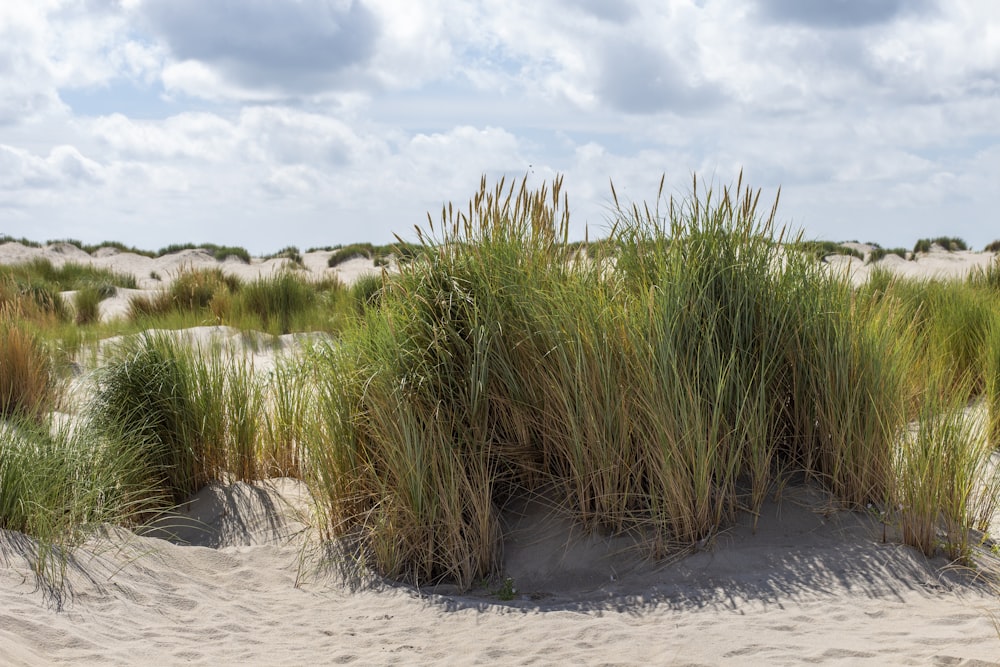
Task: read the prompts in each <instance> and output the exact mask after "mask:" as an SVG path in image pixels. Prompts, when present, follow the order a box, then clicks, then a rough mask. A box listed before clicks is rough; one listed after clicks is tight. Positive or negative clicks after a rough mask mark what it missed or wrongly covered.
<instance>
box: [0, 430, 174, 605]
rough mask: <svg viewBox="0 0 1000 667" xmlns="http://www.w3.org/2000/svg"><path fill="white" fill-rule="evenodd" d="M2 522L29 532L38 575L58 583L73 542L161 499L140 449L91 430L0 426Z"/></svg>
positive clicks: (144, 512) (137, 515)
mask: <svg viewBox="0 0 1000 667" xmlns="http://www.w3.org/2000/svg"><path fill="white" fill-rule="evenodd" d="M0 431H2V434H3V437H0V528H3V529H6V530H13V531H18V532H21V533H25V534H27V535H30V536H31V537H32V538H34V540H35V542H36V548H35V551H34V554H33V565H34V568H35V574H36V575H37V576H38V578H39V579H40V580H41V581H43V582H46V583H48V584H50V585H51V584H55V585H59V583H60V582H61V580H62V574H63V571H64V566H65V563H66V559H67V557H68V555H69V553H70V550H71V549H72V547H74V546H76V545H78V544H80V543H81V542H82V541H83V540H84V539H85V538H86V537H87V536H88V535H89V534H91V533H92V532H93V531H95V530H96V529H98V528H100V527H101V526H103V525H105V524H109V523H110V524H117V525H125V526H129V525H134V524H135V522H136V521H137V520H139V519H141V518H142V517H151V516H153V515H155V512H156V510H157V508H158V507H161V506H162V505H163V504H164V500H163V499H162V498H160V497H159V496H158V492H157V491H156V489H155V488H154V487H152V486H151V485H150V484H149V477H148V471H147V469H146V468H145V465H144V462H143V460H142V457H141V456H140V453H139V452H138V451H137V450H136V449H135V448H132V447H129V446H123V445H122V442H121V441H120V440H119V439H109V438H106V437H104V436H102V435H99V434H98V432H97V431H95V430H92V429H89V428H78V429H74V430H67V429H57V430H55V432H54V433H53V432H50V428H49V425H48V424H43V425H39V424H31V423H23V422H17V421H15V422H5V423H2V424H0Z"/></svg>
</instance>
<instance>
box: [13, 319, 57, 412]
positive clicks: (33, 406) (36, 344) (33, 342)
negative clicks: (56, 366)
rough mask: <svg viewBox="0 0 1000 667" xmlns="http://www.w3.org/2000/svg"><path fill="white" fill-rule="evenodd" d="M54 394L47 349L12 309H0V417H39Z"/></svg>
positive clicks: (47, 407)
mask: <svg viewBox="0 0 1000 667" xmlns="http://www.w3.org/2000/svg"><path fill="white" fill-rule="evenodd" d="M55 396H56V391H55V381H54V378H53V377H52V364H51V361H50V359H49V352H48V350H47V349H46V348H45V346H44V344H43V343H42V341H41V340H40V339H39V338H38V337H37V336H36V335H34V334H32V333H31V332H29V331H28V330H27V329H26V328H25V327H24V324H23V322H22V321H21V320H20V318H19V317H18V316H17V314H16V313H12V312H11V311H9V310H4V309H0V418H11V417H15V418H20V419H30V420H36V421H37V420H40V419H41V418H42V417H43V416H44V415H45V414H46V413H47V412H48V411H49V410H51V409H52V405H53V403H54V401H55Z"/></svg>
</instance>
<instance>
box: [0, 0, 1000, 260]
mask: <svg viewBox="0 0 1000 667" xmlns="http://www.w3.org/2000/svg"><path fill="white" fill-rule="evenodd" d="M741 168H742V169H743V171H744V180H745V181H746V182H749V183H750V184H752V185H753V186H754V187H759V188H761V189H762V190H763V193H764V194H763V196H764V197H765V198H771V197H773V195H774V193H775V191H776V189H777V188H778V187H779V186H780V187H781V188H782V195H781V205H780V207H779V216H780V218H781V220H782V221H783V222H784V223H787V224H788V225H790V226H792V227H794V228H798V229H802V230H803V231H804V232H805V234H806V236H807V237H812V238H823V239H831V240H852V239H857V240H861V241H868V240H872V241H877V242H880V243H882V244H883V245H886V246H893V245H906V246H910V245H912V244H913V242H914V241H915V240H916V239H917V238H919V237H925V236H931V235H935V236H937V235H942V234H947V235H957V236H962V237H964V238H965V239H966V240H967V241H969V242H970V243H971V244H973V245H975V246H979V247H981V246H982V245H984V244H985V243H987V242H989V241H991V240H993V239H996V238H1000V214H998V213H997V209H998V200H1000V4H998V3H997V2H996V0H656V1H653V0H545V1H543V2H521V1H519V0H513V1H512V0H421V1H419V2H414V1H413V0H31V2H27V1H25V2H3V3H0V234H9V235H12V236H17V237H20V236H27V237H28V238H32V239H35V240H39V241H44V240H47V239H55V238H66V237H72V238H77V239H80V240H83V241H84V242H88V243H94V242H98V241H102V240H106V239H111V240H117V241H122V242H125V243H128V244H130V245H137V246H140V247H143V248H151V249H155V248H159V247H161V246H164V245H167V244H169V243H174V242H202V241H211V242H216V243H225V244H238V245H243V246H245V247H247V248H248V249H249V250H251V252H255V253H261V252H267V251H274V250H277V249H278V248H281V247H283V246H286V245H289V244H293V245H297V246H299V247H300V248H303V249H305V248H306V247H309V246H316V245H331V244H335V243H346V242H352V241H362V240H369V241H373V242H379V243H383V242H387V241H390V240H391V239H392V233H393V232H396V233H400V234H401V235H403V236H404V237H408V238H412V236H413V234H412V232H411V230H412V229H413V226H414V225H422V224H423V223H424V222H425V221H426V213H427V212H428V211H431V212H435V215H436V212H437V211H440V209H441V205H442V203H444V202H448V201H453V202H455V203H456V204H464V203H465V202H467V201H468V198H469V197H470V195H472V194H473V193H474V191H475V190H476V189H477V187H478V183H479V179H480V177H481V176H482V175H483V174H485V175H486V177H487V179H489V180H490V181H491V182H493V181H495V180H497V179H498V178H500V177H501V176H504V175H506V176H507V177H508V178H510V177H515V178H521V177H524V176H525V175H527V177H528V178H529V179H530V181H531V182H532V183H534V184H538V183H541V182H543V181H545V180H548V179H551V178H552V177H553V176H554V175H556V174H563V175H564V177H565V191H566V192H567V194H568V195H569V202H570V209H571V211H572V219H573V221H574V223H573V224H574V235H575V236H577V237H579V238H582V237H583V233H584V228H585V227H588V228H589V233H590V235H591V237H594V236H599V235H602V232H606V230H607V227H608V223H609V214H608V204H609V200H610V189H609V187H608V183H609V181H610V180H613V181H614V183H615V186H616V189H617V191H618V194H619V196H620V197H622V198H626V199H630V200H635V201H643V200H651V198H654V197H655V195H656V188H657V185H658V183H659V180H660V176H661V175H662V174H666V178H667V189H668V192H670V193H674V194H678V195H684V194H685V193H686V192H687V191H688V189H689V183H690V181H691V175H692V174H694V173H696V174H698V175H699V177H701V178H703V179H705V180H707V181H714V182H716V183H728V182H730V181H732V180H733V179H734V178H735V176H736V175H737V173H738V172H739V170H740V169H741Z"/></svg>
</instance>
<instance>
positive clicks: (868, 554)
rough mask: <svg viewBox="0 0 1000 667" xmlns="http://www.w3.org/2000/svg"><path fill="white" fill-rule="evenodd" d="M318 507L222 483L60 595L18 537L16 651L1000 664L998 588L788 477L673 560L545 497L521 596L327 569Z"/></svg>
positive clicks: (527, 547) (114, 544) (12, 543)
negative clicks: (426, 587)
mask: <svg viewBox="0 0 1000 667" xmlns="http://www.w3.org/2000/svg"><path fill="white" fill-rule="evenodd" d="M308 511H309V505H308V503H307V502H306V495H305V491H304V490H303V489H302V487H301V485H299V484H298V483H297V482H294V481H292V480H276V481H274V482H271V483H268V484H259V485H253V486H250V485H244V484H236V485H231V486H212V487H210V488H208V489H206V490H204V491H202V492H201V493H199V494H198V495H197V496H195V498H193V499H192V501H191V502H190V503H188V504H187V506H186V507H185V508H182V512H181V513H180V514H179V515H178V516H175V517H173V518H172V519H166V518H165V519H164V521H163V524H164V525H173V526H174V528H173V534H172V535H170V536H169V537H170V538H171V540H173V541H166V540H163V539H155V538H153V537H149V536H145V537H136V536H133V535H131V534H130V533H127V532H125V531H120V530H116V531H112V532H111V533H110V535H109V537H108V538H105V539H103V540H97V541H92V542H91V543H89V544H88V545H87V547H86V548H84V549H82V550H81V551H80V552H79V553H78V554H77V555H76V556H75V557H74V559H73V561H72V562H71V564H70V567H69V569H68V572H67V581H68V593H67V595H65V596H64V597H63V598H62V599H61V600H60V599H55V598H52V597H47V596H46V595H45V593H44V591H41V590H39V589H37V588H36V586H35V584H34V580H33V578H32V576H31V575H30V574H29V573H28V571H27V565H26V563H25V561H24V558H23V554H24V553H25V551H26V550H28V549H29V548H30V542H29V541H27V540H25V539H24V538H23V536H20V535H18V534H16V533H5V534H3V539H2V542H0V550H2V551H0V553H2V554H3V556H4V558H3V562H4V563H5V564H6V565H5V566H4V567H2V568H0V641H2V642H3V647H4V648H3V658H2V660H0V662H3V663H4V664H14V665H19V664H28V665H41V664H121V665H147V664H204V665H220V664H224V665H237V664H239V665H247V664H252V665H272V664H279V665H303V664H346V663H353V664H359V665H379V664H428V665H429V664H449V665H451V664H459V665H473V664H608V665H635V664H643V663H645V664H691V665H693V664H704V665H716V664H730V665H745V664H768V665H782V664H786V665H790V664H802V663H806V662H808V663H820V664H839V665H858V664H870V665H886V664H914V665H929V664H931V665H932V664H941V665H985V664H994V663H993V662H991V661H993V660H994V659H995V658H996V657H997V656H1000V641H998V639H997V632H996V629H995V628H994V625H993V623H992V621H991V619H990V617H989V615H988V614H989V612H992V611H995V610H996V609H997V599H996V598H995V597H992V596H991V595H990V594H989V592H988V591H987V590H985V589H984V588H983V587H976V586H974V585H970V584H969V583H968V582H967V581H966V580H962V579H961V578H960V577H958V576H957V575H955V574H946V573H942V571H941V568H942V566H943V565H944V563H943V562H941V561H935V562H931V563H928V562H927V561H926V560H924V559H923V558H921V557H919V556H918V555H916V554H914V552H913V551H912V550H910V549H908V548H906V547H902V546H899V545H894V544H883V543H882V542H881V527H880V525H879V524H877V523H872V522H871V521H869V520H868V519H866V518H864V517H860V516H858V515H856V514H851V513H843V512H836V511H834V510H833V509H832V508H831V507H830V506H829V504H828V503H826V502H825V500H824V497H823V495H822V494H819V493H817V492H815V491H812V490H809V489H804V488H800V489H788V490H786V492H785V497H784V499H783V503H782V504H781V506H780V508H779V506H777V505H769V506H768V507H767V508H766V510H765V512H764V513H763V514H762V516H761V518H760V523H759V525H758V529H757V532H756V534H754V533H753V531H752V530H750V528H749V527H748V526H746V525H742V526H738V527H736V528H734V529H732V530H731V531H729V532H728V533H725V534H723V535H722V536H720V537H719V538H718V539H717V540H716V541H715V543H714V544H709V545H704V549H703V550H702V551H700V552H698V553H695V554H694V555H691V556H689V557H687V558H684V559H682V560H679V561H677V562H674V563H668V564H662V565H661V566H659V567H653V566H651V565H649V564H647V563H645V562H644V561H642V560H641V559H639V558H638V557H637V556H636V554H634V553H630V552H628V551H624V552H623V551H622V549H623V548H626V547H627V541H625V540H622V539H621V538H618V539H610V540H608V539H601V538H595V537H589V538H581V539H578V538H580V536H578V535H577V536H574V535H573V532H574V529H573V528H572V526H571V525H570V524H569V523H568V522H565V521H564V520H563V519H561V518H559V517H558V515H555V516H553V515H552V513H551V511H549V510H546V509H545V508H544V506H543V505H541V504H539V503H527V504H525V505H524V506H523V507H519V508H517V511H516V512H512V513H511V515H510V516H509V521H508V527H509V528H510V529H511V531H512V532H511V537H510V539H508V541H507V544H506V549H507V553H506V562H507V565H508V574H509V575H510V576H511V577H512V579H513V580H514V585H515V587H516V588H517V593H516V596H515V599H514V600H512V601H510V602H503V601H500V600H498V599H497V597H496V596H490V595H488V594H487V593H486V592H484V591H480V594H479V595H478V596H477V595H456V594H442V591H443V590H444V587H442V588H441V589H439V592H438V593H437V594H430V595H429V594H421V593H418V592H417V591H415V590H414V589H412V588H409V587H404V586H387V585H382V586H367V587H363V588H361V589H359V590H352V588H351V587H350V586H346V585H344V582H343V579H341V578H340V575H339V574H338V572H339V571H340V570H339V569H338V568H329V567H328V568H326V569H323V568H322V567H320V566H319V565H318V564H317V563H318V561H317V560H316V553H317V550H316V549H315V548H313V547H312V546H310V545H314V544H315V542H314V541H312V540H310V539H308V535H309V533H308V531H305V523H304V520H305V519H306V517H308ZM779 513H780V517H779V516H778V514H779ZM161 528H162V527H161ZM180 543H189V544H192V545H194V546H180ZM207 545H210V546H207ZM303 565H304V568H303V567H302V566H303ZM963 582H964V583H963ZM297 584H298V585H297ZM59 602H61V603H62V609H61V610H57V607H58V604H57V603H59Z"/></svg>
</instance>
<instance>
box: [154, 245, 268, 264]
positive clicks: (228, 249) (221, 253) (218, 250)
mask: <svg viewBox="0 0 1000 667" xmlns="http://www.w3.org/2000/svg"><path fill="white" fill-rule="evenodd" d="M182 250H205V251H207V252H208V253H209V254H211V255H212V257H214V258H215V259H217V260H218V261H220V262H221V261H223V260H225V259H227V258H229V257H236V258H237V259H239V260H240V261H241V262H243V263H244V264H249V263H250V253H249V252H247V250H246V248H241V247H239V246H220V245H216V244H214V243H202V244H200V245H195V244H193V243H174V244H171V245H168V246H167V247H165V248H160V249H159V250H158V251H157V252H156V253H155V255H156V256H157V257H162V256H163V255H170V254H173V253H175V252H180V251H182Z"/></svg>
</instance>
